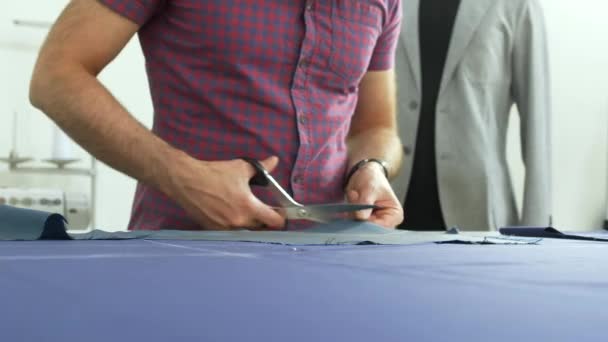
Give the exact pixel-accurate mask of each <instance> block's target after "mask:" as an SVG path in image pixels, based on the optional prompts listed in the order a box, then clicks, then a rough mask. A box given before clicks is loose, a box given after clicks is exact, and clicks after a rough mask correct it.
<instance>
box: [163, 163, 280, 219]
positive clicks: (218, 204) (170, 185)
mask: <svg viewBox="0 0 608 342" xmlns="http://www.w3.org/2000/svg"><path fill="white" fill-rule="evenodd" d="M176 159H177V161H176V163H175V164H173V165H171V166H169V167H170V169H169V170H168V175H169V177H168V178H167V180H166V182H165V184H163V186H161V188H163V190H164V192H165V193H166V194H167V195H168V196H169V197H171V198H172V199H173V200H174V201H176V202H177V203H178V204H179V205H180V206H181V207H182V208H183V209H184V210H185V211H186V212H187V213H188V215H190V217H191V218H193V219H194V220H195V221H196V222H197V223H198V224H199V225H200V226H201V227H202V228H203V229H213V230H231V229H243V228H247V229H281V228H282V227H283V226H284V225H285V219H284V218H283V217H282V216H281V215H280V214H279V213H277V212H276V211H275V210H273V209H272V208H271V207H270V206H268V205H266V204H264V203H263V202H262V201H260V200H259V199H258V198H257V197H256V196H255V195H254V194H253V193H252V192H251V188H250V187H249V180H250V179H251V177H253V175H254V173H255V170H254V169H253V167H252V166H251V165H250V164H249V163H247V162H245V161H244V160H241V159H235V160H229V161H200V160H197V159H194V158H192V157H190V156H187V155H186V154H182V153H180V154H179V156H178V157H177V158H176ZM261 162H262V164H263V165H264V167H265V168H266V169H267V170H268V171H269V172H271V171H272V170H273V169H274V168H275V167H276V166H277V164H278V158H277V157H270V158H268V159H265V160H263V161H261Z"/></svg>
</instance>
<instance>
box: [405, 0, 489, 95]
mask: <svg viewBox="0 0 608 342" xmlns="http://www.w3.org/2000/svg"><path fill="white" fill-rule="evenodd" d="M493 3H494V0H461V3H460V8H459V9H458V15H457V16H456V21H455V23H454V30H453V32H452V39H451V42H450V47H449V49H448V55H447V58H446V62H445V67H444V69H443V77H442V79H441V87H440V89H439V94H440V95H441V93H442V92H443V91H444V90H445V87H446V86H447V85H448V83H449V82H450V80H451V79H452V76H453V74H454V71H455V70H456V67H458V64H460V62H461V61H462V58H463V57H464V55H465V53H466V51H467V48H468V46H469V43H470V42H471V40H472V39H473V35H474V34H475V31H476V30H477V28H478V27H479V25H480V24H481V20H482V19H483V18H484V16H485V14H486V13H487V12H488V10H489V9H490V6H491V5H492V4H493ZM416 25H418V24H417V23H416ZM416 32H418V30H417V29H416Z"/></svg>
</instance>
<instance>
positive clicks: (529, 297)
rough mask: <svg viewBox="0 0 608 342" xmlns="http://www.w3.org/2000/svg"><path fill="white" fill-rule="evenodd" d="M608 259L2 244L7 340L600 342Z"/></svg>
mask: <svg viewBox="0 0 608 342" xmlns="http://www.w3.org/2000/svg"><path fill="white" fill-rule="evenodd" d="M607 260H608V248H606V246H605V244H603V243H597V242H585V241H565V240H552V239H545V240H543V241H541V242H540V244H538V245H526V246H497V245H490V246H476V245H473V246H471V245H437V244H421V245H410V246H326V247H321V246H310V247H291V246H282V245H264V244H250V243H237V242H208V241H207V242H205V241H158V240H156V241H148V240H122V241H26V242H14V241H11V242H0V300H1V305H0V341H63V342H70V341H78V342H80V341H90V342H96V341H103V342H107V341H146V342H156V341H159V342H160V341H290V342H296V341H306V342H310V341H349V342H353V341H399V342H402V341H591V340H596V341H604V340H605V336H604V335H605V333H604V331H605V326H606V319H605V317H606V315H605V314H604V312H605V311H606V310H607V308H608V291H606V289H607V288H608V272H607V267H606V262H607Z"/></svg>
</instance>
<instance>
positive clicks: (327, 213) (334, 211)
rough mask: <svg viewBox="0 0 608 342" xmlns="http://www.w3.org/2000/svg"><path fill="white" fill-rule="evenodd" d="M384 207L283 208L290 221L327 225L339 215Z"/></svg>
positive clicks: (328, 205)
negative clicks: (305, 221) (306, 221)
mask: <svg viewBox="0 0 608 342" xmlns="http://www.w3.org/2000/svg"><path fill="white" fill-rule="evenodd" d="M382 208H383V207H381V206H377V205H373V204H349V203H332V204H312V205H304V206H290V207H284V208H282V210H283V212H284V213H285V215H286V217H287V218H288V219H296V220H310V221H315V222H321V223H327V222H330V221H332V220H335V219H338V218H340V217H339V214H344V213H351V212H355V211H359V210H366V209H382Z"/></svg>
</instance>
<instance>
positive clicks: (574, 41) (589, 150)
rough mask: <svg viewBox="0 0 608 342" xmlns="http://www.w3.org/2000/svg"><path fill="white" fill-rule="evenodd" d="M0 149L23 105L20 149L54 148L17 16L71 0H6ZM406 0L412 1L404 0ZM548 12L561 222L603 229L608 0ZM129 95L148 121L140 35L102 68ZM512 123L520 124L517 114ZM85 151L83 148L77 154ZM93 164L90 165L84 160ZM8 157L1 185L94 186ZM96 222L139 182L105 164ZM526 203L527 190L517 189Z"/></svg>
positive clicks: (1, 33)
mask: <svg viewBox="0 0 608 342" xmlns="http://www.w3.org/2000/svg"><path fill="white" fill-rule="evenodd" d="M1 1H2V5H3V11H0V155H5V154H8V151H9V149H10V135H11V134H12V131H11V117H12V116H11V115H12V114H11V113H12V112H13V111H14V110H17V111H18V112H19V118H20V119H19V124H20V126H21V130H20V132H19V136H20V139H19V148H20V150H19V151H20V152H21V153H22V154H27V155H29V156H34V157H36V158H38V159H42V158H45V157H48V156H49V154H50V147H49V145H48V143H49V141H50V134H51V133H50V132H51V128H50V125H49V120H48V119H46V118H45V117H44V116H43V115H42V114H40V113H39V112H37V111H36V110H34V109H33V108H32V107H31V106H29V104H28V100H27V86H28V79H29V76H30V74H31V69H32V65H33V62H34V60H35V57H36V49H37V47H38V46H39V44H40V43H41V42H42V40H43V38H44V30H36V29H28V28H17V27H14V26H13V25H12V19H15V18H19V19H30V20H47V21H50V20H53V19H54V18H55V17H56V16H57V15H58V13H59V11H60V10H61V8H62V7H63V6H64V5H65V4H66V3H67V1H66V0H45V1H39V0H20V1H8V0H1ZM406 1H407V0H406ZM541 2H542V4H543V6H544V8H545V12H546V18H547V26H548V34H549V39H550V41H549V46H550V54H551V70H552V75H551V76H552V80H553V89H552V90H553V106H554V117H553V142H554V161H553V170H554V179H553V181H554V199H553V203H552V205H553V208H554V212H555V215H554V223H555V225H556V226H557V227H560V228H565V229H576V230H579V229H580V230H584V229H596V228H599V227H600V226H601V222H602V220H603V219H604V218H605V213H606V208H607V207H608V205H607V204H606V190H605V189H606V188H607V185H606V178H607V173H608V172H607V169H606V168H607V167H606V165H607V160H606V155H607V154H608V151H607V149H608V148H607V146H608V141H607V136H608V95H607V93H608V92H607V90H608V22H607V21H606V20H605V18H604V17H605V13H607V12H608V2H606V1H603V0H578V1H576V2H574V1H571V0H542V1H541ZM101 79H102V81H103V82H104V84H106V85H107V86H108V87H109V88H110V89H111V90H112V91H113V92H114V93H115V94H116V96H117V97H118V98H119V99H120V100H121V102H122V103H123V104H124V105H125V106H126V107H127V108H128V109H129V110H131V112H132V113H133V114H134V115H135V116H136V117H137V118H138V119H139V120H141V121H142V122H144V124H146V125H148V126H149V125H150V124H151V120H152V106H151V103H150V99H149V93H148V86H147V81H146V76H145V72H144V61H143V57H142V56H141V52H140V50H139V45H138V43H137V41H136V40H134V41H132V42H131V43H130V44H129V45H128V47H127V48H126V50H125V51H124V52H123V53H122V54H121V55H120V56H119V57H118V58H117V60H116V61H115V62H114V63H113V64H112V65H111V66H110V67H108V69H107V70H106V71H104V73H103V74H102V76H101ZM512 125H513V126H514V127H517V117H516V116H515V115H514V116H513V119H512ZM516 135H517V131H516V130H512V132H511V136H510V141H511V144H510V145H509V156H510V160H511V162H512V165H513V167H512V169H513V173H514V176H515V177H514V181H515V183H516V184H519V186H520V187H521V184H522V183H523V170H522V166H521V161H520V159H521V158H520V156H519V145H518V139H517V136H516ZM79 153H80V155H82V156H83V157H84V156H85V153H84V152H83V151H80V152H79ZM83 165H84V166H86V164H83ZM3 170H5V168H4V166H2V165H0V186H1V185H23V186H41V185H45V184H51V185H58V186H63V187H65V188H67V189H72V190H74V189H82V191H86V189H87V187H86V182H85V181H84V180H82V179H71V178H68V179H65V178H59V177H53V178H51V177H48V176H47V177H41V176H23V175H18V176H17V175H9V174H7V173H6V172H2V171H3ZM98 185H99V194H98V197H97V200H98V205H97V208H96V209H97V216H98V224H97V226H98V227H100V228H103V229H112V230H114V229H123V228H125V227H126V224H127V222H128V216H129V212H130V206H131V200H132V196H133V191H134V186H135V184H134V182H133V181H132V180H131V179H129V178H127V177H126V176H123V175H121V174H119V173H117V172H115V171H113V170H111V169H109V168H107V167H105V166H103V165H102V166H100V168H99V183H98ZM518 198H519V200H520V201H521V190H520V191H518Z"/></svg>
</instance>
